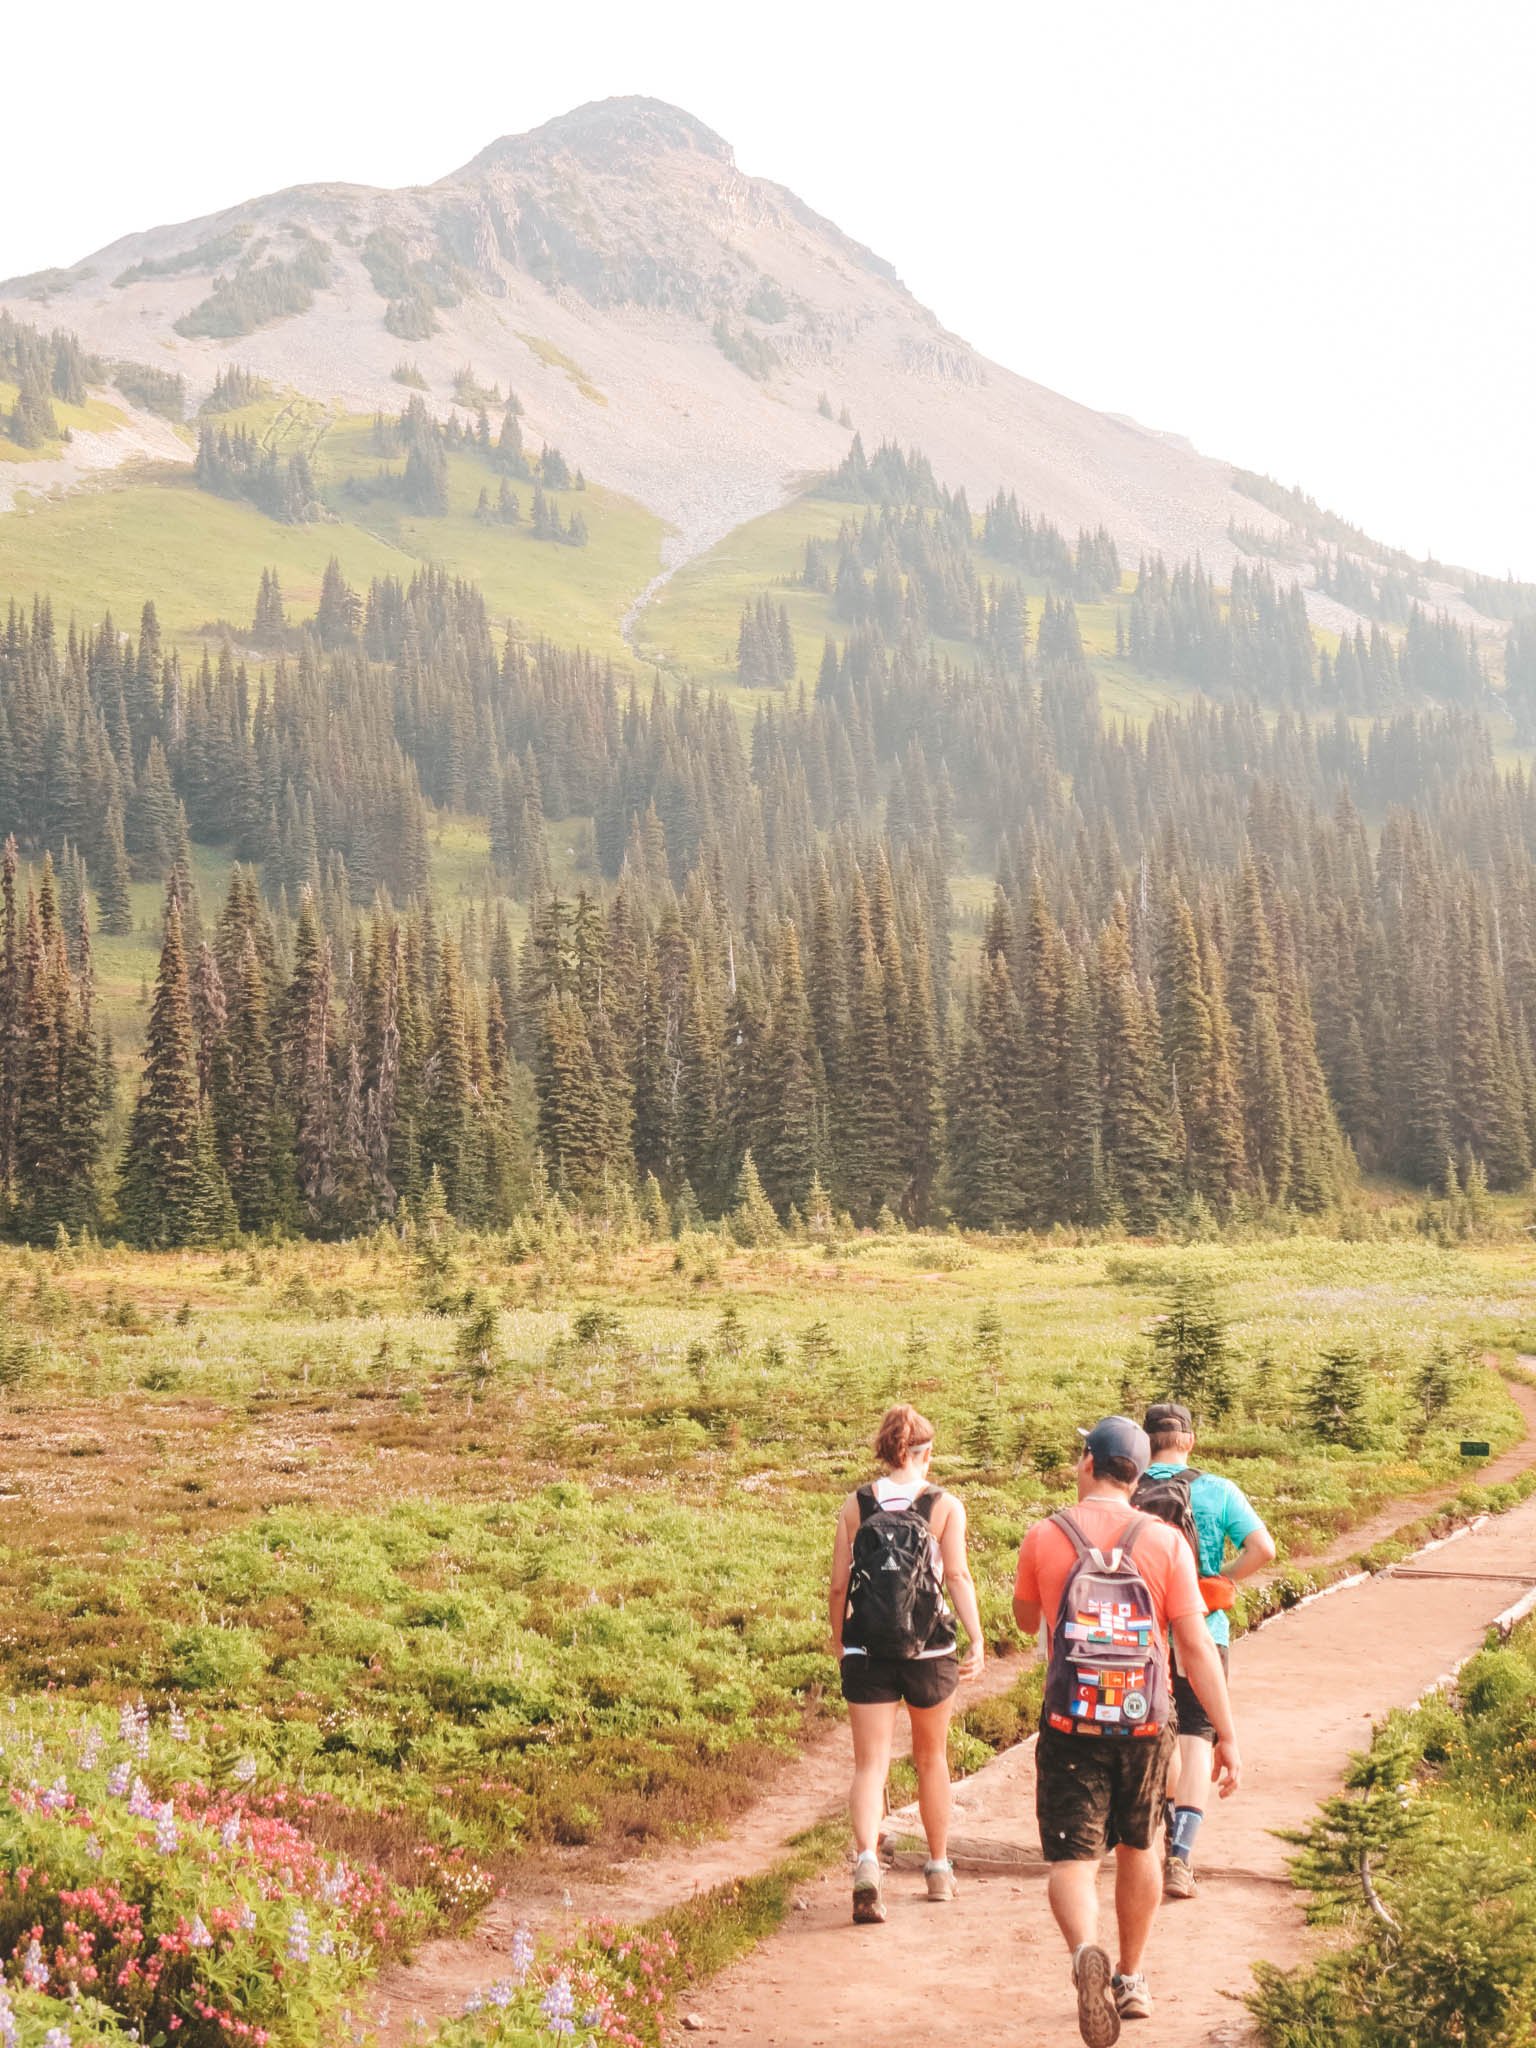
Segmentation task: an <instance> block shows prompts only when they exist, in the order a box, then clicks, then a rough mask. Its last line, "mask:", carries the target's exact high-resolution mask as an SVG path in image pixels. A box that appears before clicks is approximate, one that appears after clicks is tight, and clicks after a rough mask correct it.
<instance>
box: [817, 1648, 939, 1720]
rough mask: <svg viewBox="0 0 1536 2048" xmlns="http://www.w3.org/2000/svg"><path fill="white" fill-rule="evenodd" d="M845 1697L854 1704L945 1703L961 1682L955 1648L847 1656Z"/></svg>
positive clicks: (926, 1705)
mask: <svg viewBox="0 0 1536 2048" xmlns="http://www.w3.org/2000/svg"><path fill="white" fill-rule="evenodd" d="M842 1671H843V1698H844V1699H845V1700H847V1701H848V1702H849V1704H850V1705H851V1706H855V1707H885V1706H890V1705H891V1704H892V1702H893V1701H896V1700H905V1701H906V1703H907V1705H908V1706H909V1707H919V1708H922V1707H942V1706H943V1704H944V1702H945V1701H946V1700H947V1699H952V1698H953V1697H954V1693H955V1688H956V1686H958V1685H959V1683H960V1665H959V1661H958V1659H957V1658H956V1656H955V1654H954V1652H953V1651H951V1652H950V1653H949V1655H948V1656H947V1657H864V1656H859V1657H844V1659H843V1664H842Z"/></svg>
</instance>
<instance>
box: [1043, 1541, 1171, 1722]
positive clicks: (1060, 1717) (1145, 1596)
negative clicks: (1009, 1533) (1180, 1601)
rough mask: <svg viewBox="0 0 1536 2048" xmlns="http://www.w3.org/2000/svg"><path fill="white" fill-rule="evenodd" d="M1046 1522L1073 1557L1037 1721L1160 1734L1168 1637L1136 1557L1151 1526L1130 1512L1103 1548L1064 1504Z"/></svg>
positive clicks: (1164, 1706)
mask: <svg viewBox="0 0 1536 2048" xmlns="http://www.w3.org/2000/svg"><path fill="white" fill-rule="evenodd" d="M1051 1520H1052V1521H1053V1522H1054V1523H1055V1524H1056V1526H1057V1527H1058V1528H1059V1529H1061V1530H1062V1531H1063V1533H1064V1534H1065V1535H1066V1536H1067V1537H1068V1538H1069V1539H1070V1540H1071V1543H1072V1547H1073V1549H1074V1550H1075V1551H1076V1552H1077V1558H1076V1561H1075V1563H1074V1564H1073V1566H1072V1569H1071V1571H1070V1572H1069V1573H1068V1574H1067V1583H1066V1585H1065V1586H1064V1587H1063V1588H1062V1593H1061V1608H1060V1611H1059V1612H1058V1613H1057V1615H1056V1620H1055V1625H1054V1627H1053V1628H1052V1631H1051V1655H1050V1661H1049V1662H1048V1663H1047V1665H1046V1668H1045V1699H1044V1702H1043V1704H1042V1708H1041V1725H1042V1727H1045V1728H1054V1729H1056V1730H1057V1731H1058V1732H1059V1733H1061V1734H1063V1735H1100V1736H1106V1735H1111V1736H1112V1735H1141V1736H1147V1735H1151V1736H1157V1735H1161V1733H1162V1732H1163V1730H1164V1728H1166V1727H1167V1725H1168V1717H1169V1688H1168V1642H1167V1637H1166V1635H1165V1633H1164V1630H1163V1626H1162V1624H1161V1622H1160V1620H1159V1618H1158V1613H1157V1603H1156V1602H1155V1601H1154V1600H1153V1598H1152V1589H1151V1587H1150V1586H1149V1585H1148V1584H1147V1582H1146V1580H1145V1579H1144V1578H1143V1577H1142V1575H1141V1571H1140V1569H1139V1567H1138V1566H1137V1563H1136V1560H1135V1556H1134V1555H1133V1553H1134V1551H1135V1549H1136V1543H1137V1539H1138V1538H1139V1537H1140V1536H1141V1535H1142V1534H1143V1532H1144V1531H1145V1530H1146V1529H1148V1528H1149V1527H1150V1526H1151V1525H1150V1523H1149V1521H1148V1519H1147V1517H1146V1516H1145V1515H1142V1514H1137V1513H1135V1512H1133V1513H1132V1514H1131V1517H1130V1520H1129V1521H1128V1522H1127V1523H1126V1525H1125V1528H1124V1529H1123V1530H1122V1531H1121V1534H1120V1540H1119V1542H1118V1543H1116V1544H1115V1545H1114V1546H1113V1547H1112V1548H1111V1549H1110V1550H1109V1552H1108V1553H1107V1554H1106V1553H1105V1552H1104V1551H1102V1550H1100V1549H1098V1548H1097V1547H1096V1546H1095V1545H1094V1544H1092V1543H1090V1542H1089V1541H1088V1539H1087V1537H1086V1536H1085V1535H1084V1534H1083V1532H1082V1529H1081V1528H1080V1527H1079V1526H1078V1523H1077V1521H1076V1519H1075V1517H1074V1516H1073V1515H1072V1513H1071V1512H1070V1510H1069V1509H1067V1508H1062V1509H1061V1510H1060V1511H1059V1512H1058V1513H1057V1514H1054V1515H1052V1517H1051Z"/></svg>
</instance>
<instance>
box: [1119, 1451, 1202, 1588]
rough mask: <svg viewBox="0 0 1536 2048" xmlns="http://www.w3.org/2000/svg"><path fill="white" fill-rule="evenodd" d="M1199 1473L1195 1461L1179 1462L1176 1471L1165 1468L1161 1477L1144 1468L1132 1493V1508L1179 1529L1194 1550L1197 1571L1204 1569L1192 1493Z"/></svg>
mask: <svg viewBox="0 0 1536 2048" xmlns="http://www.w3.org/2000/svg"><path fill="white" fill-rule="evenodd" d="M1199 1477H1200V1474H1199V1473H1198V1472H1197V1471H1196V1470H1195V1468H1194V1466H1193V1465H1180V1466H1179V1468H1178V1470H1177V1471H1176V1472H1165V1473H1164V1474H1163V1475H1162V1476H1161V1477H1160V1478H1154V1477H1153V1476H1152V1474H1151V1473H1150V1472H1143V1474H1142V1475H1141V1477H1140V1479H1138V1480H1137V1482H1136V1491H1135V1492H1134V1493H1133V1494H1132V1495H1131V1506H1132V1507H1133V1508H1140V1510H1141V1512H1142V1513H1143V1514H1144V1515H1156V1517H1157V1519H1158V1520H1159V1521H1160V1522H1166V1523H1167V1524H1168V1525H1169V1527H1170V1528H1173V1529H1177V1530H1178V1532H1179V1534H1180V1535H1181V1536H1182V1537H1183V1538H1184V1540H1185V1542H1186V1543H1187V1544H1188V1545H1189V1547H1190V1549H1191V1550H1192V1551H1193V1552H1194V1554H1195V1570H1196V1571H1197V1572H1198V1571H1201V1570H1202V1569H1203V1567H1202V1565H1201V1563H1200V1531H1199V1529H1198V1527H1197V1526H1196V1524H1195V1511H1194V1508H1193V1507H1192V1505H1191V1504H1190V1498H1189V1495H1190V1489H1191V1487H1192V1486H1193V1485H1194V1483H1195V1481H1196V1480H1197V1479H1198V1478H1199Z"/></svg>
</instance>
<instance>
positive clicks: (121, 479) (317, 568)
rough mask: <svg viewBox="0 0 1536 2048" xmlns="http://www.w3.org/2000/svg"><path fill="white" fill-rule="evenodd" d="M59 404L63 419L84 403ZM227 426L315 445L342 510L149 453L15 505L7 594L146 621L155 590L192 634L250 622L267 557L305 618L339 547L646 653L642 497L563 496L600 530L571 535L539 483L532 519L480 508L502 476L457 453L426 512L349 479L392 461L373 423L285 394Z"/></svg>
mask: <svg viewBox="0 0 1536 2048" xmlns="http://www.w3.org/2000/svg"><path fill="white" fill-rule="evenodd" d="M94 403H95V401H93V404H94ZM59 410H60V415H61V418H62V417H63V416H64V414H66V413H69V412H71V411H72V410H73V409H72V408H68V407H61V408H60V409H59ZM218 423H219V424H221V425H245V426H247V427H248V428H249V429H250V430H251V431H253V432H257V433H259V434H261V436H262V438H263V439H264V440H265V441H268V443H269V445H272V446H274V447H275V448H277V449H278V450H279V452H282V453H291V452H293V451H294V450H295V449H296V448H298V447H303V449H304V450H305V452H306V453H307V454H309V455H310V456H311V459H312V461H313V463H314V467H315V472H316V477H317V480H318V481H319V483H320V485H321V488H322V491H323V492H324V494H325V497H326V499H327V502H328V504H329V505H330V507H331V510H332V512H333V514H334V522H335V523H325V524H314V525H310V526H287V525H283V524H281V523H279V522H278V521H276V520H273V519H269V518H268V517H266V515H265V514H264V513H262V512H260V511H258V510H257V509H256V508H255V507H254V506H253V505H249V504H247V503H244V502H243V501H239V500H235V499H228V498H219V497H215V496H213V495H212V494H210V493H208V492H206V491H200V490H199V489H198V488H197V487H196V485H195V484H194V483H193V481H192V478H191V476H190V474H189V473H188V472H186V471H185V470H181V469H173V468H170V467H165V466H154V467H151V466H148V465H145V466H141V467H139V468H137V469H135V470H132V471H129V472H125V473H122V474H120V475H118V476H116V477H113V478H110V479H104V480H103V481H102V482H101V483H99V484H97V485H95V486H93V487H92V488H89V489H85V490H79V491H75V492H71V493H70V494H68V495H67V496H64V497H59V498H49V499H38V500H34V501H31V502H29V503H27V504H25V505H23V506H22V507H20V508H18V509H17V510H16V511H15V512H13V513H12V514H10V515H8V516H6V518H5V519H4V522H3V525H0V542H3V544H0V603H4V602H5V601H7V600H9V599H10V598H13V597H14V598H17V599H21V600H26V599H28V598H30V597H31V595H32V594H33V592H34V591H39V590H45V591H48V592H50V593H51V594H52V596H53V599H54V604H55V607H56V609H57V610H58V611H59V613H60V614H61V616H65V617H67V616H68V615H69V614H70V613H74V614H75V615H77V616H78V617H80V618H81V619H85V620H95V619H97V618H99V617H100V616H101V613H102V611H103V610H104V609H108V608H110V609H111V611H112V613H113V615H114V617H116V618H118V619H119V620H121V621H123V622H124V623H131V622H132V621H133V620H134V619H136V617H137V615H138V611H139V608H140V606H141V605H142V604H143V602H144V599H145V598H146V597H150V596H152V597H153V598H154V599H155V601H156V604H157V605H158V606H159V609H160V615H161V624H162V626H163V627H164V628H165V630H166V631H167V632H169V633H170V634H172V635H173V636H174V637H176V638H177V639H180V640H181V641H183V642H184V643H192V642H195V641H196V640H197V637H198V636H199V634H200V633H202V631H203V630H204V628H206V627H208V626H209V625H211V624H213V623H215V622H217V621H220V620H227V621H229V622H231V623H232V624H234V625H236V626H237V627H238V626H244V625H246V624H247V623H248V622H249V620H250V616H251V611H252V608H253V605H254V602H255V595H256V586H257V583H258V581H259V580H260V577H261V573H262V570H263V569H267V568H273V569H276V571H277V573H278V577H279V580H280V581H281V583H282V586H283V593H284V597H285V599H286V601H287V605H288V610H289V616H290V617H291V618H294V619H298V618H302V617H304V616H305V615H306V614H308V613H309V612H311V611H313V609H314V606H315V602H316V600H317V598H318V596H319V592H320V579H321V577H322V575H323V573H324V570H325V565H326V563H327V561H329V559H330V558H331V556H332V555H335V556H337V557H338V559H339V560H340V562H341V565H342V569H343V571H344V573H345V574H346V576H347V578H348V580H349V581H350V582H351V583H352V584H354V585H355V586H359V587H365V586H366V585H367V583H368V581H369V580H370V578H372V577H374V576H398V577H401V578H403V579H408V578H409V577H410V576H411V574H412V572H413V571H414V569H415V568H416V567H417V565H418V564H420V563H423V562H432V563H436V564H440V565H442V566H444V567H446V568H448V569H450V570H452V571H453V572H454V573H456V574H458V575H461V576H465V577H467V578H469V579H470V580H471V581H472V582H475V583H477V584H479V586H480V588H481V589H482V590H483V591H484V593H485V598H486V603H487V605H488V607H489V609H490V612H491V615H492V617H493V618H494V619H496V620H498V621H502V620H507V619H511V620H515V621H516V623H517V625H518V627H519V629H520V630H521V631H522V632H524V633H526V634H528V635H530V636H534V637H537V636H539V635H547V636H549V637H550V638H552V639H555V640H558V641H560V642H561V643H563V644H565V645H568V646H574V645H580V646H585V647H590V648H592V649H593V650H594V651H596V652H598V653H600V654H606V655H610V656H612V657H613V658H614V659H615V660H617V661H623V662H625V663H626V664H628V663H630V661H631V657H630V655H629V652H628V650H627V648H626V647H625V645H624V642H623V640H622V639H621V637H620V634H619V630H618V628H619V621H620V619H621V618H622V616H623V614H624V612H625V610H626V609H627V607H628V606H629V605H630V604H631V603H632V602H633V600H634V599H635V597H636V596H637V595H638V594H639V592H640V591H641V590H642V589H643V588H644V587H645V585H646V583H647V582H648V581H649V580H650V578H651V577H652V576H654V575H655V573H656V570H657V568H658V566H659V563H660V551H661V539H662V534H663V531H664V529H663V527H662V523H661V521H660V520H658V519H656V518H655V517H653V515H652V514H650V513H649V512H646V511H645V510H644V509H643V508H642V507H640V506H638V505H636V504H634V503H632V502H631V501H630V500H629V499H627V498H622V497H619V496H618V495H617V494H616V493H613V492H610V491H604V490H602V489H599V488H598V487H596V486H593V487H592V488H590V489H588V490H586V491H582V492H575V491H556V492H551V493H549V496H550V498H551V501H552V502H553V503H554V504H556V505H558V506H559V508H560V511H561V515H562V518H563V519H565V520H567V521H568V520H569V518H570V515H571V513H572V512H573V511H574V510H577V509H579V510H580V512H581V514H582V516H583V518H584V519H585V520H586V522H587V525H588V528H589V531H590V536H591V538H590V541H589V544H588V545H587V546H586V547H584V548H572V547H564V546H560V545H558V544H555V543H552V542H547V541H536V540H534V539H533V538H532V536H531V534H530V533H529V531H528V527H527V524H526V514H527V511H528V506H529V501H530V499H531V495H532V486H531V485H528V484H526V483H523V484H519V485H517V486H516V489H517V493H518V496H519V498H520V499H521V501H522V507H523V511H524V514H525V521H524V523H523V524H522V525H520V526H500V525H494V526H492V525H483V524H481V523H480V522H479V521H477V520H476V518H475V516H474V514H475V506H476V502H477V500H478V498H479V494H480V491H481V489H482V488H483V487H484V486H485V485H487V484H489V485H490V487H491V496H492V498H493V499H494V497H495V495H496V488H495V487H496V483H497V479H496V478H495V477H493V476H491V475H490V473H489V471H488V470H487V469H486V467H485V466H484V464H482V463H480V462H478V461H476V460H475V459H474V458H472V457H470V456H467V455H460V454H454V455H452V456H450V457H449V462H448V471H449V510H448V512H447V514H446V515H445V516H443V517H441V518H431V519H428V518H419V517H416V516H414V515H412V514H411V513H409V512H408V511H407V510H406V509H405V507H404V506H403V505H402V504H401V503H400V502H399V500H398V499H396V498H392V497H390V496H387V495H383V494H374V495H370V496H367V497H365V498H357V497H353V496H351V495H349V493H348V492H347V490H346V488H345V487H346V485H347V483H348V481H349V479H353V478H366V479H372V478H373V477H375V476H376V473H377V471H378V469H379V467H380V463H379V458H378V457H377V455H375V454H374V453H373V452H372V451H371V448H370V445H369V444H370V441H371V436H372V423H371V421H368V420H362V419H355V418H332V417H331V416H329V415H327V414H326V413H325V412H324V410H323V409H322V408H320V407H317V406H315V405H313V404H308V403H306V404H294V403H290V402H288V401H284V400H274V401H271V402H269V403H266V404H263V405H261V406H253V407H248V408H246V409H245V410H244V411H242V412H239V413H235V414H226V415H222V416H221V418H220V420H219V422H218ZM6 445H7V444H5V443H0V448H4V447H5V446H6ZM17 452H18V453H20V452H21V451H17ZM398 466H399V465H398V463H397V464H396V465H395V467H396V468H398Z"/></svg>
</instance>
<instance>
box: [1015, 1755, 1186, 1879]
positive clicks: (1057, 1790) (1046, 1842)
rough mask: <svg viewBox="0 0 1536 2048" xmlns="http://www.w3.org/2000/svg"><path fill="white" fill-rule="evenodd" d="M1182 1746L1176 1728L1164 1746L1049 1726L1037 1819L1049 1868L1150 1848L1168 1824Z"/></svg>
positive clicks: (1038, 1775) (1040, 1762)
mask: <svg viewBox="0 0 1536 2048" xmlns="http://www.w3.org/2000/svg"><path fill="white" fill-rule="evenodd" d="M1174 1740H1175V1737H1174V1732H1173V1730H1172V1729H1171V1728H1166V1729H1164V1731H1163V1733H1162V1735H1161V1736H1159V1738H1158V1739H1157V1741H1156V1742H1153V1741H1152V1740H1151V1739H1150V1738H1149V1739H1148V1740H1146V1741H1138V1740H1137V1739H1136V1738H1135V1737H1134V1736H1111V1735H1063V1734H1062V1733H1061V1732H1060V1730H1059V1729H1055V1728H1042V1729H1041V1731H1040V1741H1039V1745H1038V1747H1037V1748H1036V1751H1035V1818H1036V1819H1037V1820H1038V1821H1039V1823H1040V1847H1041V1849H1042V1851H1043V1852H1044V1855H1045V1860H1046V1862H1047V1863H1088V1862H1093V1861H1096V1860H1097V1859H1098V1858H1099V1857H1100V1856H1103V1855H1104V1854H1105V1853H1106V1852H1107V1851H1108V1850H1110V1849H1113V1848H1115V1847H1117V1846H1119V1845H1120V1844H1122V1843H1123V1844H1124V1846H1125V1847H1126V1848H1127V1849H1150V1848H1151V1846H1152V1843H1153V1841H1154V1839H1155V1838H1156V1835H1157V1830H1158V1829H1159V1828H1160V1827H1161V1826H1162V1824H1163V1794H1164V1791H1165V1789H1166V1787H1167V1783H1168V1765H1169V1762H1170V1761H1171V1759H1172V1757H1173V1745H1174Z"/></svg>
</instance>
